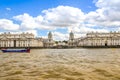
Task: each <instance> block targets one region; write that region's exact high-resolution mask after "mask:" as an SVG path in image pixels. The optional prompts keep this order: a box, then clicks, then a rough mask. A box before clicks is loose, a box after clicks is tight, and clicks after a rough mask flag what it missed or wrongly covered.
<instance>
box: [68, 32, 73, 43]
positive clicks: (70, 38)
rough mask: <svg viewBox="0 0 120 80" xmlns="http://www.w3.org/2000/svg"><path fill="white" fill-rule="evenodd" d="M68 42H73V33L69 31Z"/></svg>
mask: <svg viewBox="0 0 120 80" xmlns="http://www.w3.org/2000/svg"><path fill="white" fill-rule="evenodd" d="M69 40H71V41H73V40H74V33H73V32H72V31H71V32H70V35H69Z"/></svg>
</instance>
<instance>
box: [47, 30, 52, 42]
mask: <svg viewBox="0 0 120 80" xmlns="http://www.w3.org/2000/svg"><path fill="white" fill-rule="evenodd" d="M48 40H49V41H52V40H53V37H52V33H51V32H49V33H48Z"/></svg>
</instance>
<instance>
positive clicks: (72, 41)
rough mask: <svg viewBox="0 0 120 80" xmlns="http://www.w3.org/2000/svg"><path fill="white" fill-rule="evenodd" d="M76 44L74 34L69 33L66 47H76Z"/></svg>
mask: <svg viewBox="0 0 120 80" xmlns="http://www.w3.org/2000/svg"><path fill="white" fill-rule="evenodd" d="M76 46H77V42H76V40H75V38H74V33H73V32H72V31H71V32H70V34H69V40H68V47H76Z"/></svg>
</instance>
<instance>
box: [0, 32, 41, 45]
mask: <svg viewBox="0 0 120 80" xmlns="http://www.w3.org/2000/svg"><path fill="white" fill-rule="evenodd" d="M0 47H43V42H42V39H41V38H35V36H34V35H33V34H32V33H21V34H11V33H10V32H9V33H3V34H0Z"/></svg>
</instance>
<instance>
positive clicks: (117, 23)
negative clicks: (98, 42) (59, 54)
mask: <svg viewBox="0 0 120 80" xmlns="http://www.w3.org/2000/svg"><path fill="white" fill-rule="evenodd" d="M49 31H51V32H52V33H53V36H54V39H55V40H66V39H68V35H69V33H70V32H71V31H72V32H74V33H75V37H76V38H77V37H81V36H83V35H84V34H86V33H88V32H110V31H120V0H0V33H2V32H17V33H19V32H31V33H33V34H35V35H36V36H40V37H46V36H47V34H48V32H49Z"/></svg>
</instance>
